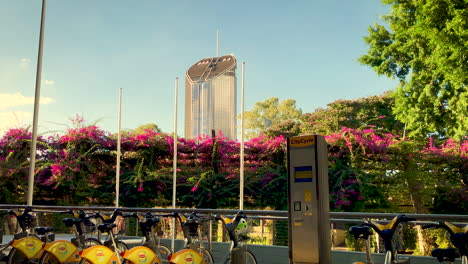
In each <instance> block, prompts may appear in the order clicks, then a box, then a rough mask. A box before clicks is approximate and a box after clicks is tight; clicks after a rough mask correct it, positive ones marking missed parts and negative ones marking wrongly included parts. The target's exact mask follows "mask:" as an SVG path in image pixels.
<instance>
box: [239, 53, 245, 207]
mask: <svg viewBox="0 0 468 264" xmlns="http://www.w3.org/2000/svg"><path fill="white" fill-rule="evenodd" d="M244 90H245V62H242V91H241V145H240V171H239V173H240V174H239V179H240V183H239V185H240V186H239V187H240V190H239V209H240V210H244Z"/></svg>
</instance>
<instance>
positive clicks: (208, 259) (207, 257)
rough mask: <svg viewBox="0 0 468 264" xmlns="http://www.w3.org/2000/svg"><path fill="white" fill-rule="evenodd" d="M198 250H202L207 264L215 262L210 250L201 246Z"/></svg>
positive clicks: (201, 252)
mask: <svg viewBox="0 0 468 264" xmlns="http://www.w3.org/2000/svg"><path fill="white" fill-rule="evenodd" d="M198 252H200V254H202V256H203V260H204V261H205V264H213V263H214V260H213V255H211V252H210V251H208V250H207V249H205V248H199V249H198Z"/></svg>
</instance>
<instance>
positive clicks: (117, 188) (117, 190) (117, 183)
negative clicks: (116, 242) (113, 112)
mask: <svg viewBox="0 0 468 264" xmlns="http://www.w3.org/2000/svg"><path fill="white" fill-rule="evenodd" d="M121 130H122V88H120V90H119V121H118V131H117V165H116V166H117V169H116V171H115V207H119V196H120V156H121V155H122V153H121V146H120V145H121Z"/></svg>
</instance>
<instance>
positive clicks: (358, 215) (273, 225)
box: [0, 204, 468, 245]
mask: <svg viewBox="0 0 468 264" xmlns="http://www.w3.org/2000/svg"><path fill="white" fill-rule="evenodd" d="M25 207H26V205H11V204H0V212H1V211H6V210H8V209H23V208H25ZM29 207H31V208H32V209H33V210H34V211H36V212H37V213H42V214H45V215H47V214H54V213H58V212H63V211H67V210H84V211H86V212H112V211H113V210H115V209H116V208H115V207H105V206H45V205H34V206H29ZM119 209H120V210H121V211H122V212H141V213H146V212H151V213H153V214H167V213H172V212H178V213H192V212H196V213H197V214H208V215H215V214H217V215H234V214H236V213H237V212H238V211H239V210H237V209H195V208H177V209H172V208H128V207H122V208H119ZM243 211H244V212H245V213H246V215H247V216H248V217H249V218H250V219H252V220H254V221H256V224H257V226H256V227H252V229H255V232H257V233H255V234H254V235H255V236H256V237H257V240H265V241H270V242H265V241H264V242H261V241H260V242H259V243H266V244H271V245H287V239H288V235H287V228H288V211H280V210H243ZM396 215H397V214H394V213H367V212H331V213H330V224H332V226H333V227H336V226H338V227H340V229H341V230H342V231H343V229H344V226H345V225H346V224H354V225H357V224H360V223H362V221H363V219H364V218H365V219H376V220H379V221H383V222H385V221H388V220H390V219H391V218H393V217H394V216H396ZM406 215H407V216H409V217H413V218H416V219H417V221H415V222H412V224H415V225H418V224H426V223H430V222H431V223H432V222H438V221H450V222H453V223H465V224H466V223H468V215H448V214H406ZM126 221H129V220H126ZM42 222H47V221H42ZM4 226H5V225H4V224H3V223H2V225H1V226H0V232H1V233H5V232H2V230H3V229H4ZM126 226H127V227H128V226H130V224H127V225H126ZM132 228H134V229H133V230H131V231H130V232H129V233H131V234H135V235H137V234H138V225H137V224H135V223H133V224H132ZM215 229H216V227H215ZM285 229H286V230H285ZM127 231H128V230H127ZM215 236H216V234H212V227H210V231H209V237H212V238H213V237H215ZM0 238H1V237H0ZM257 242H258V241H257Z"/></svg>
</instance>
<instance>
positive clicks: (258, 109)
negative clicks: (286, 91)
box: [244, 97, 302, 138]
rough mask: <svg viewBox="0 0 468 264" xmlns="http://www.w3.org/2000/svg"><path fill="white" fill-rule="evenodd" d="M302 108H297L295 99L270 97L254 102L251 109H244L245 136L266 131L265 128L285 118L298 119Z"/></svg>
mask: <svg viewBox="0 0 468 264" xmlns="http://www.w3.org/2000/svg"><path fill="white" fill-rule="evenodd" d="M301 115H302V110H301V109H300V108H297V106H296V100H293V99H284V100H282V101H281V102H280V101H279V99H278V98H277V97H270V98H268V99H266V100H265V101H263V102H256V103H255V105H254V107H253V109H252V110H250V111H245V117H244V118H245V128H246V129H247V130H248V132H247V133H246V134H247V138H252V137H254V136H256V135H258V134H259V133H266V131H267V129H268V128H270V127H272V126H275V125H277V124H279V123H281V122H284V121H286V120H293V121H298V120H299V117H300V116H301Z"/></svg>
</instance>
